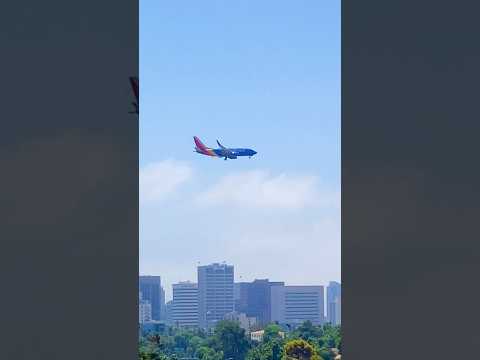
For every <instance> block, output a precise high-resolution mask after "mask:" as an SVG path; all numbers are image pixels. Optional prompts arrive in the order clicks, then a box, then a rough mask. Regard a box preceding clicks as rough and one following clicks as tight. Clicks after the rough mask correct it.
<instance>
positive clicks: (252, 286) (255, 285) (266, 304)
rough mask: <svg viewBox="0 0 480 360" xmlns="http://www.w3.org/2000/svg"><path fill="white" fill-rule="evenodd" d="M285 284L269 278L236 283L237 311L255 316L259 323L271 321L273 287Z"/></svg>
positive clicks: (263, 323)
mask: <svg viewBox="0 0 480 360" xmlns="http://www.w3.org/2000/svg"><path fill="white" fill-rule="evenodd" d="M278 285H284V283H283V282H271V281H269V280H268V279H255V280H254V281H253V282H241V283H235V289H236V299H235V311H237V312H240V313H245V314H246V315H247V316H248V317H255V318H256V319H257V322H258V324H259V325H266V324H268V323H270V322H271V287H272V286H278Z"/></svg>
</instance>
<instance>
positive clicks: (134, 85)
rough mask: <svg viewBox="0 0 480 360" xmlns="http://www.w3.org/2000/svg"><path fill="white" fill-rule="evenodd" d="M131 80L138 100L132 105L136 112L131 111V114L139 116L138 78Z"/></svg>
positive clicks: (131, 78)
mask: <svg viewBox="0 0 480 360" xmlns="http://www.w3.org/2000/svg"><path fill="white" fill-rule="evenodd" d="M129 79H130V85H131V86H132V90H133V94H134V95H135V99H136V100H137V101H134V102H132V105H133V106H134V107H135V111H130V112H129V113H130V114H137V115H138V78H137V77H133V76H131V77H130V78H129Z"/></svg>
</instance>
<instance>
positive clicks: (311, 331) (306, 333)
mask: <svg viewBox="0 0 480 360" xmlns="http://www.w3.org/2000/svg"><path fill="white" fill-rule="evenodd" d="M295 333H296V335H297V336H298V337H299V338H300V339H303V340H305V341H309V340H310V339H314V338H320V337H322V335H323V331H322V328H321V327H320V326H315V325H313V324H312V322H311V321H309V320H307V321H304V322H303V323H302V324H301V325H300V326H299V327H298V328H297V330H296V331H295Z"/></svg>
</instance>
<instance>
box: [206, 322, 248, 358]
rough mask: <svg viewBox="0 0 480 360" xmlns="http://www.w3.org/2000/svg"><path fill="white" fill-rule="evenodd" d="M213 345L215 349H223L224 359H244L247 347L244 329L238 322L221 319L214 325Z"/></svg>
mask: <svg viewBox="0 0 480 360" xmlns="http://www.w3.org/2000/svg"><path fill="white" fill-rule="evenodd" d="M213 346H214V349H215V350H217V351H223V354H224V357H225V359H230V358H231V359H233V360H244V359H245V355H246V354H247V351H248V349H249V343H248V341H247V338H246V336H245V330H244V329H242V328H241V327H240V325H239V324H238V322H236V321H229V320H222V321H219V322H218V323H217V325H216V327H215V331H214V335H213Z"/></svg>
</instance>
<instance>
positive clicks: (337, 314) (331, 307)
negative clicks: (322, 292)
mask: <svg viewBox="0 0 480 360" xmlns="http://www.w3.org/2000/svg"><path fill="white" fill-rule="evenodd" d="M341 307H342V288H341V285H340V283H338V282H336V281H330V283H329V284H328V286H327V322H329V323H331V324H332V325H340V323H341Z"/></svg>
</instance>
